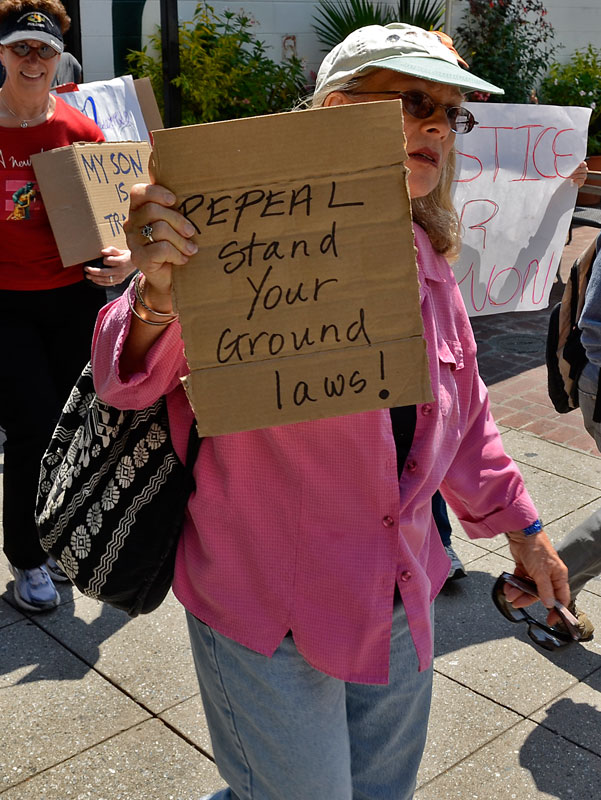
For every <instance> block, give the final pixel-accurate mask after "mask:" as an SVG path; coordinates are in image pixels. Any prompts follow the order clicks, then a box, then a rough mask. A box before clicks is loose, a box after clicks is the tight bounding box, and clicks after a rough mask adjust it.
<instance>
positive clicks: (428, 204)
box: [299, 72, 461, 260]
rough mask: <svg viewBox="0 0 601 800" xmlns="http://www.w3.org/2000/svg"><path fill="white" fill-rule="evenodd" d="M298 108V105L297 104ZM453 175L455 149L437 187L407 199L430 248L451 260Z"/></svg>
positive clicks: (354, 85) (351, 85)
mask: <svg viewBox="0 0 601 800" xmlns="http://www.w3.org/2000/svg"><path fill="white" fill-rule="evenodd" d="M368 74H369V73H367V72H365V73H364V74H362V75H358V76H356V77H354V78H350V79H349V80H348V81H346V82H345V83H342V84H340V85H339V86H334V87H332V92H351V91H357V89H358V88H359V87H360V86H361V85H362V83H363V80H364V78H365V77H366V75H368ZM324 100H325V97H324V98H323V100H321V101H320V102H318V103H314V102H313V100H312V99H311V98H310V99H309V100H307V101H306V102H305V103H304V104H303V105H302V106H301V107H303V108H318V107H320V106H323V101H324ZM299 108H300V107H299ZM454 177H455V148H454V147H453V148H452V149H451V151H450V153H449V155H448V158H447V160H446V163H445V164H444V166H443V168H442V173H441V176H440V181H439V183H438V186H437V187H436V188H435V189H433V190H432V191H431V192H430V194H428V195H426V196H425V197H417V198H415V199H414V200H411V215H412V218H413V221H414V222H417V224H418V225H421V227H422V228H423V229H424V230H425V231H426V233H427V234H428V238H429V239H430V242H431V243H432V247H433V248H434V249H435V250H436V252H437V253H441V254H442V255H444V256H445V257H446V258H447V259H450V260H452V259H454V258H456V257H457V255H458V254H459V250H460V248H461V239H460V236H459V217H458V216H457V212H456V210H455V206H454V205H453V200H452V196H451V187H452V185H453V179H454Z"/></svg>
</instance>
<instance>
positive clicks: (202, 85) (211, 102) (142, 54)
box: [128, 3, 306, 125]
mask: <svg viewBox="0 0 601 800" xmlns="http://www.w3.org/2000/svg"><path fill="white" fill-rule="evenodd" d="M253 24H254V22H253V20H252V19H251V18H250V17H249V16H247V15H246V14H245V13H244V12H243V11H238V12H236V13H234V12H232V11H225V12H224V13H223V15H222V16H221V17H220V16H219V15H218V14H216V13H215V11H214V10H213V9H212V8H211V6H209V5H207V4H206V3H199V4H198V5H197V7H196V9H195V12H194V17H193V19H192V20H191V21H189V22H182V23H181V24H180V26H179V45H180V74H179V76H178V77H177V78H174V79H173V83H174V84H175V85H176V86H179V88H180V90H181V94H182V124H183V125H190V124H193V123H197V122H215V121H217V120H225V119H236V118H238V117H251V116H255V115H257V114H271V113H274V112H277V111H285V110H288V109H289V108H291V107H292V106H293V105H294V104H295V103H296V101H297V100H298V98H299V97H300V95H302V94H303V92H304V87H305V82H306V79H305V75H304V71H303V65H302V62H301V61H300V60H299V59H298V58H289V59H285V60H284V61H283V62H282V63H281V64H276V63H275V62H274V61H272V59H270V58H269V57H268V56H267V55H266V51H265V45H264V44H263V42H261V41H259V40H258V39H257V38H256V37H255V35H254V34H253V32H252V30H251V28H252V26H253ZM151 47H152V50H153V51H155V52H157V53H159V54H160V52H161V34H160V30H157V32H156V33H155V34H154V35H153V36H152V37H151ZM128 63H129V65H130V68H131V69H132V72H133V73H134V75H135V76H136V77H142V76H148V77H149V78H150V81H151V83H152V86H153V89H154V92H155V94H156V96H157V99H158V102H159V106H160V107H161V110H163V101H162V98H163V72H162V69H163V67H162V61H161V57H160V55H159V56H158V57H155V56H153V55H151V54H150V53H149V52H148V48H146V47H145V48H144V49H143V50H141V51H132V52H131V53H130V54H129V56H128Z"/></svg>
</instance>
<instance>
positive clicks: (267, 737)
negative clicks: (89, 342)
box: [93, 24, 569, 800]
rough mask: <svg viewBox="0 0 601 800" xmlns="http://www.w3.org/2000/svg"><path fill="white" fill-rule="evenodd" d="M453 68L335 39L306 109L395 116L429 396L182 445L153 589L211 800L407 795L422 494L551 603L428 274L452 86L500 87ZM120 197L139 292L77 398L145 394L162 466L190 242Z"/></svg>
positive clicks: (181, 401)
mask: <svg viewBox="0 0 601 800" xmlns="http://www.w3.org/2000/svg"><path fill="white" fill-rule="evenodd" d="M464 67H465V64H464V63H463V62H462V61H461V60H460V59H459V57H458V56H457V54H456V53H455V51H454V50H453V49H452V45H451V42H450V39H448V37H444V36H442V35H438V34H433V33H428V32H426V31H423V30H421V29H419V28H414V27H412V26H408V25H401V24H395V25H389V26H386V27H380V26H370V27H367V28H362V29H360V30H358V31H355V32H354V33H352V34H351V35H350V36H349V37H348V38H347V39H346V40H345V41H344V42H343V43H342V44H341V45H339V46H337V47H336V48H334V50H333V51H332V52H331V53H330V54H329V55H328V56H327V58H326V59H325V61H324V63H323V65H322V67H321V69H320V71H319V75H318V79H317V87H316V92H315V96H314V99H313V104H314V105H315V106H333V105H340V104H347V103H359V102H366V101H379V100H384V99H393V100H397V101H398V99H399V98H402V100H403V107H404V121H405V133H406V138H407V152H408V162H407V165H408V167H409V168H410V170H411V173H410V176H409V192H410V195H411V198H412V200H413V215H414V220H415V223H416V224H415V226H414V227H415V239H416V244H417V247H418V263H419V281H420V288H421V310H422V317H423V323H424V329H425V334H424V335H425V339H426V343H427V348H428V354H429V362H430V373H431V382H432V389H433V393H434V401H433V402H429V403H424V404H420V405H417V406H410V407H403V408H396V409H392V410H390V411H388V410H384V411H369V412H364V413H361V414H353V415H349V416H344V417H338V418H332V419H325V420H315V421H310V422H301V423H298V424H296V425H288V426H281V427H274V428H267V429H262V430H255V431H250V432H246V433H236V434H230V435H227V436H215V437H212V438H208V439H205V440H204V442H203V445H202V447H201V450H200V455H199V457H198V462H197V465H196V476H197V481H196V492H195V493H194V494H193V495H192V497H191V499H190V501H189V506H188V510H189V517H188V519H187V521H186V523H185V524H184V529H183V534H182V539H181V542H180V548H179V552H178V558H177V564H176V575H175V582H174V590H175V593H176V595H177V596H178V598H179V599H180V600H181V602H182V603H183V604H184V606H185V607H186V609H187V613H188V622H189V629H190V637H191V642H192V648H193V652H194V658H195V662H196V667H197V672H198V677H199V682H200V686H201V692H202V696H203V702H204V705H205V710H206V715H207V720H208V724H209V728H210V732H211V737H212V742H213V751H214V754H215V758H216V761H217V764H218V766H219V770H220V772H221V774H222V776H223V777H224V779H225V780H226V781H227V783H228V784H229V787H231V788H225V789H222V790H220V791H217V793H216V794H214V795H211V797H214V798H223V800H226V798H228V799H230V798H232V799H233V798H240V800H242V799H244V800H250V798H256V799H257V800H258V798H261V800H266V799H268V800H283V799H284V798H285V800H307V798H328V800H350V798H351V797H352V798H362V799H363V800H371V799H372V798H376V797H379V798H395V799H397V800H408V798H411V797H412V796H413V792H414V788H415V783H416V775H417V769H418V766H419V762H420V758H421V754H422V750H423V746H424V742H425V737H426V728H427V720H428V713H429V704H430V695H431V678H432V647H433V646H432V619H431V614H432V601H433V598H434V597H435V596H436V594H437V593H438V591H439V590H440V588H441V586H442V585H443V583H444V581H445V579H446V577H447V574H448V570H449V561H448V559H447V558H446V556H445V553H444V548H443V546H442V544H441V542H440V539H439V537H438V534H437V532H436V529H435V526H434V523H433V520H432V511H431V497H432V495H433V494H434V492H435V491H436V489H437V488H438V487H439V486H440V485H441V484H442V488H443V492H444V495H445V497H446V498H447V500H448V501H449V502H450V504H451V505H452V507H453V509H454V511H455V513H456V514H457V515H458V517H459V518H460V519H461V520H462V522H463V524H464V526H465V528H466V530H467V531H468V533H469V534H470V535H471V536H473V537H491V536H494V535H497V534H499V533H503V532H508V536H509V538H510V547H511V551H512V553H513V556H514V559H515V562H516V572H517V574H518V575H529V576H530V577H532V578H533V579H535V581H536V584H537V587H538V592H539V595H540V597H541V598H542V599H543V601H544V603H545V605H546V606H547V607H549V608H551V607H553V604H554V602H555V601H556V600H558V601H561V602H564V603H565V602H567V601H568V600H569V593H568V589H567V584H566V569H565V567H564V566H563V564H562V563H561V561H560V560H559V558H558V557H557V554H556V553H555V552H554V550H553V548H552V547H551V545H550V543H549V540H548V538H547V536H546V534H545V533H544V531H542V527H541V525H540V522H539V521H538V515H537V512H536V509H535V507H534V505H533V504H532V501H531V500H530V497H529V495H528V493H527V491H526V489H525V488H524V484H523V480H522V478H521V475H520V473H519V471H518V468H517V467H516V465H515V464H514V463H513V462H512V460H511V459H510V458H509V457H508V456H507V455H506V454H505V452H504V450H503V446H502V444H501V439H500V436H499V434H498V431H497V429H496V427H495V425H494V422H493V421H492V419H491V416H490V411H489V405H488V399H487V393H486V389H485V387H484V385H483V384H482V382H481V381H480V379H479V376H478V372H477V365H476V347H475V343H474V339H473V335H472V332H471V326H470V323H469V320H468V318H467V315H466V312H465V309H464V307H463V303H462V300H461V295H460V293H459V290H458V288H457V285H456V283H455V280H454V278H453V274H452V272H451V269H450V267H449V265H448V263H447V261H446V259H445V255H449V254H453V253H454V252H456V250H457V248H458V221H457V215H456V213H455V211H454V209H453V205H452V202H451V196H450V185H451V181H452V177H453V143H454V139H455V134H466V133H469V131H470V130H471V129H472V127H473V125H474V124H475V120H474V118H473V116H472V114H471V113H470V112H469V111H467V110H466V109H464V108H463V107H462V100H463V95H462V90H465V89H467V90H469V89H480V90H482V91H490V92H500V91H501V90H499V89H497V88H496V87H494V86H491V85H490V84H488V83H486V82H485V81H482V80H480V79H478V78H477V77H475V76H474V75H471V74H470V73H469V72H467V71H466V70H465V69H464ZM324 116H326V117H327V114H326V115H324ZM367 146H368V145H367ZM131 198H132V200H131V208H130V218H129V221H128V223H127V224H126V229H127V233H128V242H129V245H130V247H131V250H132V257H133V260H134V262H135V264H136V265H137V266H138V267H139V269H140V270H141V276H140V278H139V279H138V281H137V285H136V286H132V287H131V288H130V290H129V291H128V292H127V293H126V296H124V297H123V298H122V299H120V300H118V301H116V302H115V303H114V304H113V305H111V306H108V307H106V309H104V310H103V311H102V312H101V315H100V318H99V321H98V325H97V330H96V333H95V340H94V346H93V364H94V371H95V381H96V386H97V390H98V393H99V394H100V396H101V397H102V398H103V399H104V400H106V401H107V402H109V403H111V404H113V405H115V406H117V407H121V408H126V407H127V408H132V407H135V408H144V407H146V406H147V405H149V404H150V403H152V402H153V401H154V400H155V399H156V398H157V397H158V396H159V395H161V394H167V396H168V405H169V412H170V421H171V430H172V435H173V439H174V444H175V446H176V448H177V449H178V452H180V453H183V451H184V450H185V441H186V438H187V434H188V430H189V427H190V424H191V421H192V411H191V408H190V406H189V403H188V401H187V398H186V396H185V394H184V391H183V389H182V387H181V383H180V378H181V377H182V376H183V375H185V374H186V373H187V371H188V368H187V364H186V360H185V357H184V353H183V346H182V342H181V338H180V330H181V329H180V325H179V322H178V320H177V314H176V313H175V312H174V310H173V306H172V302H171V271H172V267H173V265H175V267H176V268H178V269H185V266H184V265H185V264H186V262H187V261H188V260H189V258H190V256H191V255H193V254H194V253H195V252H196V251H197V247H196V245H195V244H194V243H193V241H192V236H193V234H194V230H193V227H192V225H190V223H189V222H188V221H187V220H186V219H185V218H184V217H183V216H181V215H180V214H178V213H177V212H176V211H175V210H174V209H173V208H172V206H173V204H174V202H175V198H174V196H173V195H172V194H171V193H170V192H168V191H167V190H166V189H164V188H163V187H161V186H138V187H137V188H136V189H134V191H133V192H132V196H131ZM508 594H510V595H511V597H510V599H511V600H513V601H514V602H515V603H516V604H517V605H527V604H530V602H532V597H527V596H526V595H522V594H521V592H520V591H519V590H515V589H513V590H508Z"/></svg>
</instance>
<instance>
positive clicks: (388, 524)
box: [382, 517, 394, 528]
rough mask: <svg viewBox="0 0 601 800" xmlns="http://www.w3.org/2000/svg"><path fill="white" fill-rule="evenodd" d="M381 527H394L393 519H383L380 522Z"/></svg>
mask: <svg viewBox="0 0 601 800" xmlns="http://www.w3.org/2000/svg"><path fill="white" fill-rule="evenodd" d="M382 525H383V526H384V527H385V528H392V526H393V525H394V520H393V518H392V517H384V519H383V520H382Z"/></svg>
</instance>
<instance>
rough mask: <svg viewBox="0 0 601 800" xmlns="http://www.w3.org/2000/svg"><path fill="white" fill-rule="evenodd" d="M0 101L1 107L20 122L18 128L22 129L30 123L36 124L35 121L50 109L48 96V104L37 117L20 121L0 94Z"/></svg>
mask: <svg viewBox="0 0 601 800" xmlns="http://www.w3.org/2000/svg"><path fill="white" fill-rule="evenodd" d="M0 100H2V105H3V106H4V108H5V109H6V110H7V111H8V113H9V114H12V115H13V117H14V118H15V119H18V120H21V122H20V126H21V127H22V128H28V127H29V125H30V124H31V123H32V122H36V120H38V119H39V118H40V117H42V116H43V115H45V114H47V113H48V109H49V108H50V96H48V102H47V103H46V108H45V109H44V110H43V111H40V113H39V114H38V115H37V116H35V117H32V118H31V119H22V118H21V117H20V116H19V115H18V114H15V112H14V111H13V110H12V108H11V107H10V106H9V105H8V103H7V102H6V100H5V99H4V95H3V94H2V93H0Z"/></svg>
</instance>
